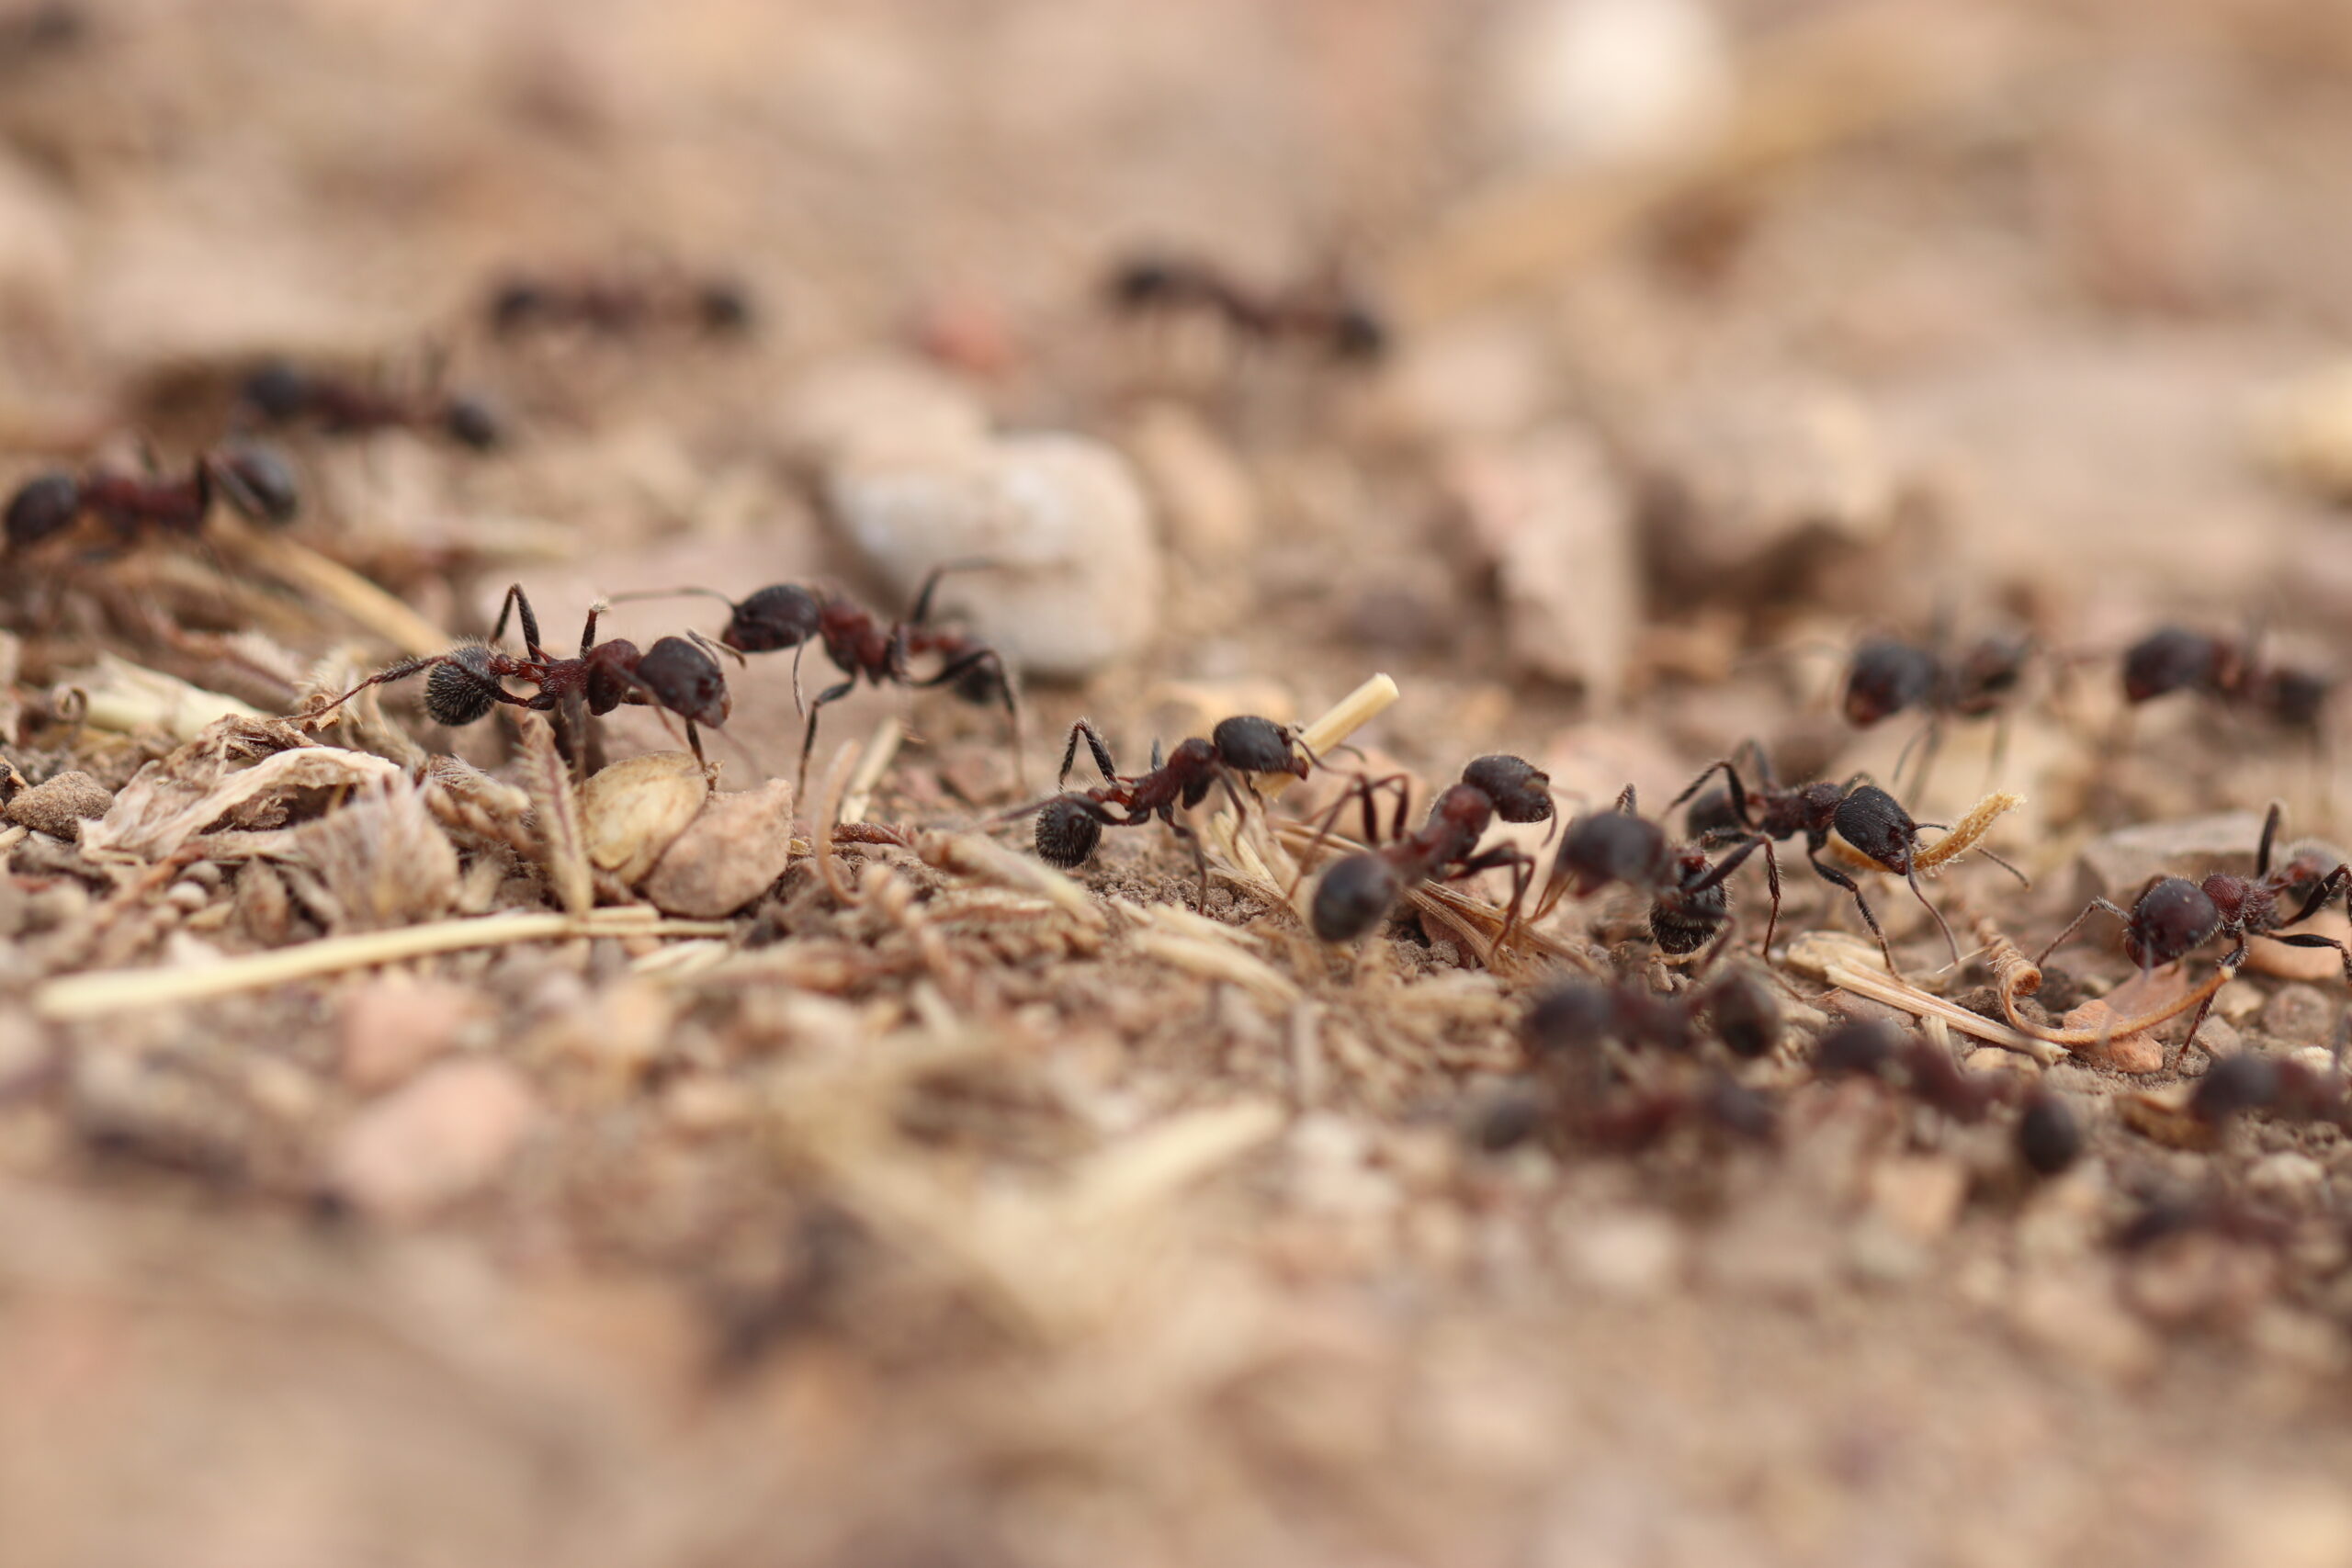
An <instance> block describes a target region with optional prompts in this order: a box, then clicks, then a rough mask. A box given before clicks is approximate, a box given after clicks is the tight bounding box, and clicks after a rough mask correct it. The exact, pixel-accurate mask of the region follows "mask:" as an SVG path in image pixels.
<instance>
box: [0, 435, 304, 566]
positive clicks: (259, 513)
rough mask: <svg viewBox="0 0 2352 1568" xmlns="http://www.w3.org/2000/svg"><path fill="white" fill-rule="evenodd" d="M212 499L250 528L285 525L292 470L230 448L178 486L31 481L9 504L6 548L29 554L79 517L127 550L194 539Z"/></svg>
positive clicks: (294, 490)
mask: <svg viewBox="0 0 2352 1568" xmlns="http://www.w3.org/2000/svg"><path fill="white" fill-rule="evenodd" d="M216 495H217V496H219V497H220V499H222V500H224V501H226V502H228V503H229V504H230V505H232V506H233V507H235V508H236V509H237V511H238V512H240V513H243V514H244V515H245V516H246V517H249V518H251V519H252V520H253V521H254V522H256V523H267V524H282V523H286V522H288V521H290V520H291V519H292V518H293V516H294V513H295V512H296V511H297V510H299V509H300V504H301V491H300V488H299V487H298V486H297V485H296V483H295V480H294V470H293V469H292V468H289V467H288V465H287V462H286V459H285V458H283V457H279V456H278V455H277V452H276V451H274V450H273V449H271V448H270V447H267V446H257V445H254V444H251V443H246V442H230V443H227V444H224V445H222V446H216V447H214V448H213V449H212V450H210V451H209V452H207V453H205V454H204V455H203V456H202V457H198V458H197V460H196V462H195V464H194V465H193V466H192V467H191V468H189V470H188V472H187V474H186V475H184V476H182V477H181V478H178V479H164V478H158V477H142V476H140V475H135V474H123V473H112V472H107V471H106V470H105V469H102V468H101V469H92V470H90V471H89V472H87V473H85V474H78V475H77V474H71V473H66V472H64V471H62V470H59V471H54V472H51V473H46V474H38V475H35V476H34V477H33V478H31V479H27V480H26V481H25V482H24V483H23V484H22V485H19V486H18V487H17V492H16V494H15V495H13V496H11V497H10V498H9V500H8V510H7V517H6V529H7V538H8V546H9V547H10V548H11V549H19V550H21V549H28V548H30V547H33V546H34V545H37V544H39V543H40V542H41V541H42V540H43V539H47V538H49V537H51V536H54V535H57V534H62V533H63V532H64V531H65V530H66V529H67V528H70V527H72V526H73V525H74V520H75V519H77V518H79V517H81V516H82V515H83V514H84V513H87V514H89V515H90V516H93V517H96V519H98V520H99V521H100V522H102V523H104V524H105V525H107V527H109V528H111V529H113V530H114V533H115V536H116V537H117V538H119V540H121V541H122V542H123V543H125V544H128V543H130V541H131V540H133V539H135V538H137V537H138V536H139V534H140V532H141V530H142V529H153V530H154V531H156V532H157V533H165V534H181V535H187V536H193V535H195V534H196V533H197V532H198V530H199V529H201V528H202V527H203V526H204V520H205V518H206V517H207V516H209V514H210V513H211V511H212V502H213V498H214V497H215V496H216Z"/></svg>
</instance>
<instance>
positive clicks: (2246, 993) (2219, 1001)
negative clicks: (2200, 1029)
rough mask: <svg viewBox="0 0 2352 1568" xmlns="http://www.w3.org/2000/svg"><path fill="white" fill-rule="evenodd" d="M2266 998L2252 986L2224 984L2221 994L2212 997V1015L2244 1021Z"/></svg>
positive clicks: (2257, 1010) (2239, 1021)
mask: <svg viewBox="0 0 2352 1568" xmlns="http://www.w3.org/2000/svg"><path fill="white" fill-rule="evenodd" d="M2268 999H2269V998H2267V997H2265V996H2264V995H2263V994H2262V992H2261V991H2260V990H2258V989H2256V987H2252V986H2224V987H2222V994H2221V995H2220V996H2218V997H2215V998H2213V1016H2214V1017H2215V1018H2219V1019H2226V1020H2228V1021H2230V1022H2232V1023H2244V1022H2245V1021H2246V1020H2247V1019H2250V1018H2252V1017H2253V1016H2254V1015H2255V1014H2256V1013H2258V1012H2260V1011H2261V1010H2262V1004H2263V1003H2264V1002H2265V1001H2267V1000H2268ZM2202 1038H2203V1036H2201V1035H2200V1036H2199V1039H2202Z"/></svg>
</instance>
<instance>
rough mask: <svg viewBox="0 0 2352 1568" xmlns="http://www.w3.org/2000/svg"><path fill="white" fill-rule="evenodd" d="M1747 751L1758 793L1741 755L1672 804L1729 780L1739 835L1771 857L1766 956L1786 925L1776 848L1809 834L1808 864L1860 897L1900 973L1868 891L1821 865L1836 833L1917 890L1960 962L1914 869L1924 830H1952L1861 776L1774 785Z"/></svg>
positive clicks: (1704, 775)
mask: <svg viewBox="0 0 2352 1568" xmlns="http://www.w3.org/2000/svg"><path fill="white" fill-rule="evenodd" d="M1743 749H1752V750H1753V751H1754V755H1755V760H1756V767H1757V773H1758V787H1756V788H1754V789H1750V788H1748V787H1747V785H1746V784H1744V783H1743V782H1742V781H1741V779H1740V776H1739V764H1738V761H1736V753H1735V754H1734V756H1732V757H1726V758H1724V759H1722V760H1721V761H1713V762H1710V763H1708V764H1707V765H1706V767H1705V768H1704V769H1702V771H1701V772H1700V774H1699V776H1698V777H1697V778H1695V779H1693V780H1691V783H1690V784H1689V786H1688V787H1686V788H1685V789H1684V790H1683V792H1682V793H1681V794H1680V795H1676V796H1675V797H1674V800H1673V802H1672V803H1671V805H1672V806H1679V805H1681V804H1682V803H1683V802H1684V801H1686V800H1689V799H1690V798H1691V796H1692V795H1697V794H1698V793H1699V790H1700V789H1701V787H1702V785H1704V784H1706V782H1707V781H1708V780H1709V779H1711V778H1713V776H1714V775H1715V774H1716V773H1722V774H1723V775H1724V783H1725V784H1727V785H1728V786H1729V787H1730V790H1731V817H1732V820H1733V822H1734V823H1735V824H1736V826H1735V827H1734V828H1733V829H1731V830H1732V831H1733V832H1736V833H1737V834H1738V835H1739V836H1740V837H1741V838H1742V839H1743V840H1744V841H1745V842H1747V843H1751V844H1760V845H1761V846H1762V848H1763V851H1764V874H1765V881H1766V884H1767V886H1769V887H1770V890H1771V895H1772V913H1771V915H1770V919H1768V920H1767V921H1766V922H1765V927H1764V951H1765V953H1767V954H1768V955H1769V954H1770V952H1771V950H1772V933H1773V931H1775V930H1776V929H1777V928H1778V927H1779V925H1780V919H1781V864H1780V859H1779V857H1778V855H1777V854H1776V853H1775V852H1774V851H1773V848H1772V846H1773V845H1774V844H1775V843H1777V842H1781V841H1784V840H1789V839H1793V838H1795V837H1797V836H1798V835H1800V834H1802V835H1803V836H1804V846H1805V847H1804V858H1805V863H1806V864H1808V865H1810V866H1811V867H1813V869H1814V873H1815V874H1816V875H1818V876H1819V877H1820V878H1821V879H1822V880H1823V881H1824V882H1826V883H1829V884H1831V885H1832V886H1838V887H1842V888H1844V889H1845V890H1846V891H1847V892H1849V893H1850V894H1852V895H1853V897H1854V908H1857V909H1860V911H1861V915H1862V923H1863V924H1864V925H1866V926H1868V927H1869V928H1870V931H1871V935H1872V936H1873V937H1876V938H1877V939H1878V946H1879V952H1880V953H1883V954H1884V955H1885V958H1886V966H1887V967H1888V968H1889V969H1890V970H1891V969H1894V966H1895V965H1894V948H1893V947H1892V946H1890V945H1889V944H1888V942H1887V940H1886V932H1885V931H1883V930H1881V929H1880V926H1879V923H1878V916H1877V915H1875V914H1874V913H1872V912H1871V907H1870V902H1869V900H1867V899H1865V898H1864V897H1862V890H1861V886H1860V884H1858V883H1856V882H1855V880H1854V879H1853V878H1852V877H1850V876H1849V875H1847V874H1845V873H1844V872H1842V871H1840V870H1838V868H1837V867H1836V866H1833V865H1828V864H1825V863H1823V861H1822V859H1821V852H1822V850H1823V849H1824V848H1825V847H1826V845H1827V844H1828V842H1829V835H1830V832H1831V831H1832V830H1833V829H1834V830H1835V831H1836V832H1837V834H1838V837H1839V838H1841V839H1843V840H1846V842H1847V843H1848V844H1849V845H1850V846H1851V847H1852V848H1853V849H1854V850H1855V851H1856V852H1859V853H1860V855H1861V856H1862V857H1863V858H1864V859H1866V860H1869V861H1871V862H1872V863H1876V864H1877V865H1879V866H1881V867H1883V869H1885V870H1886V871H1887V872H1889V873H1891V874H1894V875H1896V876H1899V877H1902V878H1903V879H1904V880H1905V882H1908V883H1909V884H1910V885H1911V891H1912V893H1913V894H1915V895H1916V896H1917V897H1918V900H1919V902H1920V904H1921V906H1922V907H1924V908H1926V909H1927V911H1928V914H1929V915H1931V916H1933V917H1934V919H1935V922H1936V929H1937V930H1938V931H1941V932H1943V936H1944V943H1945V945H1946V946H1947V947H1949V948H1951V956H1952V962H1953V963H1955V964H1957V963H1958V962H1960V942H1959V941H1958V940H1957V939H1956V938H1954V937H1953V936H1952V934H1951V925H1950V924H1949V923H1947V922H1946V920H1945V919H1944V917H1943V911H1942V910H1940V909H1939V908H1936V907H1935V905H1934V904H1933V903H1931V902H1929V900H1928V894H1927V890H1926V889H1925V888H1923V887H1921V886H1919V874H1918V871H1917V868H1916V867H1915V866H1914V865H1913V860H1914V858H1915V857H1916V856H1917V853H1918V851H1919V829H1922V828H1942V827H1944V826H1945V825H1944V824H1942V823H1939V822H1915V821H1913V820H1912V819H1911V814H1910V813H1909V812H1907V811H1905V810H1904V809H1903V806H1902V803H1901V802H1899V801H1897V800H1896V799H1895V798H1894V796H1893V795H1889V794H1887V793H1886V791H1884V790H1883V789H1881V788H1879V787H1878V785H1876V784H1871V783H1870V782H1868V780H1867V779H1866V778H1865V777H1864V776H1863V775H1862V774H1860V773H1857V774H1855V775H1854V776H1853V777H1852V778H1850V779H1848V780H1847V781H1846V782H1845V783H1844V784H1835V783H1831V782H1829V781H1827V780H1821V781H1818V782H1815V783H1813V784H1798V785H1795V786H1793V787H1791V788H1786V789H1783V788H1781V786H1780V785H1779V784H1776V783H1775V782H1774V780H1773V778H1772V771H1771V763H1770V759H1768V758H1767V757H1766V756H1765V755H1764V750H1763V748H1762V747H1761V746H1753V745H1752V743H1751V747H1750V748H1743ZM1669 809H1671V807H1669ZM1723 836H1726V835H1724V831H1723V830H1722V829H1716V830H1714V831H1712V832H1710V833H1709V834H1708V835H1707V840H1716V839H1718V838H1720V837H1723ZM1984 853H1985V857H1986V858H1987V859H1989V860H1991V861H1993V862H1994V863H1996V865H1999V866H2001V867H2002V868H2003V869H2005V870H2007V872H2008V873H2009V874H2011V875H2013V876H2015V877H2017V878H2018V880H2019V881H2020V882H2022V881H2024V880H2025V874H2024V873H2023V872H2020V871H2018V869H2017V868H2016V867H2015V866H2013V865H2010V864H2009V863H2008V862H2007V861H2005V860H2002V859H2001V858H2000V857H1999V856H1998V855H1996V854H1994V853H1993V852H1991V851H1989V850H1987V851H1985V852H1984Z"/></svg>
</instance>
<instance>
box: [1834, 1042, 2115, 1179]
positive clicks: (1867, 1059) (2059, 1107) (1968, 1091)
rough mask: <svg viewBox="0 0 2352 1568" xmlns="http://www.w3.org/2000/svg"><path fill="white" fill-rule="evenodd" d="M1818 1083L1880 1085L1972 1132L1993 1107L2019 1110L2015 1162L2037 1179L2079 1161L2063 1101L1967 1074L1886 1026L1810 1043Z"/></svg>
mask: <svg viewBox="0 0 2352 1568" xmlns="http://www.w3.org/2000/svg"><path fill="white" fill-rule="evenodd" d="M1813 1062H1814V1074H1815V1077H1818V1078H1838V1077H1863V1078H1870V1079H1872V1080H1874V1081H1876V1082H1879V1083H1882V1084H1886V1085H1888V1086H1889V1087H1891V1088H1894V1089H1899V1090H1900V1091H1901V1092H1903V1093H1905V1094H1906V1095H1908V1096H1909V1097H1910V1098H1911V1099H1913V1100H1917V1101H1918V1102H1919V1103H1920V1104H1922V1105H1924V1106H1926V1107H1927V1108H1928V1109H1929V1110H1930V1111H1937V1112H1939V1113H1940V1114H1941V1115H1944V1116H1947V1117H1949V1118H1951V1120H1952V1121H1954V1122H1960V1123H1962V1125H1964V1126H1974V1125H1975V1124H1976V1123H1978V1122H1982V1121H1984V1120H1985V1117H1986V1116H1987V1115H1989V1114H1991V1112H1992V1111H1993V1108H1994V1107H1995V1106H1998V1105H2007V1104H2012V1103H2014V1104H2016V1105H2017V1106H2018V1123H2017V1130H2016V1143H2017V1151H2018V1158H2019V1159H2020V1160H2022V1161H2023V1162H2024V1163H2025V1165H2026V1166H2027V1168H2030V1169H2031V1170H2032V1171H2033V1172H2034V1173H2035V1174H2036V1175H2039V1176H2055V1175H2057V1174H2058V1173H2059V1172H2061V1171H2063V1170H2064V1169H2065V1168H2067V1167H2069V1166H2071V1165H2073V1164H2074V1163H2075V1160H2076V1159H2077V1158H2078V1157H2080V1156H2081V1154H2082V1148H2083V1134H2082V1127H2081V1125H2080V1123H2079V1122H2076V1120H2075V1113H2074V1112H2073V1111H2071V1110H2069V1109H2068V1108H2067V1105H2066V1102H2065V1101H2064V1100H2062V1099H2060V1098H2059V1097H2057V1096H2056V1095H2054V1094H2052V1093H2051V1092H2049V1091H2048V1090H2047V1089H2041V1088H2040V1087H2039V1086H2033V1087H2021V1086H2020V1085H2019V1084H2018V1081H2017V1080H2016V1079H2015V1078H2014V1077H2010V1076H2009V1075H2007V1074H1999V1075H1995V1074H1973V1073H1970V1072H1967V1071H1965V1070H1963V1069H1962V1067H1961V1066H1960V1064H1959V1063H1957V1062H1955V1061H1953V1060H1952V1058H1951V1052H1950V1051H1949V1050H1947V1049H1945V1048H1944V1047H1942V1046H1940V1045H1938V1044H1935V1043H1933V1042H1931V1041H1928V1040H1925V1039H1922V1038H1921V1037H1920V1036H1918V1035H1917V1034H1914V1033H1912V1032H1908V1031H1906V1030H1903V1029H1899V1028H1897V1027H1896V1026H1894V1024H1892V1023H1887V1022H1883V1021H1876V1020H1868V1021H1859V1022H1853V1023H1843V1024H1839V1025H1838V1027H1836V1028H1834V1029H1831V1030H1828V1031H1826V1032H1824V1033H1823V1034H1822V1036H1821V1037H1820V1038H1819V1039H1818V1040H1816V1041H1815V1042H1814V1047H1813Z"/></svg>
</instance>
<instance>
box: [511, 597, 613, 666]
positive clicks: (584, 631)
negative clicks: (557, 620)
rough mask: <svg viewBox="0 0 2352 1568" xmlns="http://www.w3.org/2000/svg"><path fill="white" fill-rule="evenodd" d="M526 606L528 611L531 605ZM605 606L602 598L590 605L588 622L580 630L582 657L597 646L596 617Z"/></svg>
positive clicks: (602, 611) (586, 655)
mask: <svg viewBox="0 0 2352 1568" xmlns="http://www.w3.org/2000/svg"><path fill="white" fill-rule="evenodd" d="M525 608H526V611H527V610H528V608H529V607H528V606H527V605H526V606H525ZM605 608H606V606H605V602H604V601H603V600H602V599H598V600H596V601H595V602H594V603H593V604H590V605H589V606H588V624H587V625H586V626H583V627H582V628H581V631H580V657H581V658H582V659H585V658H587V657H588V650H589V649H592V648H594V647H595V646H596V617H597V616H599V615H603V614H604V613H605Z"/></svg>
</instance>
